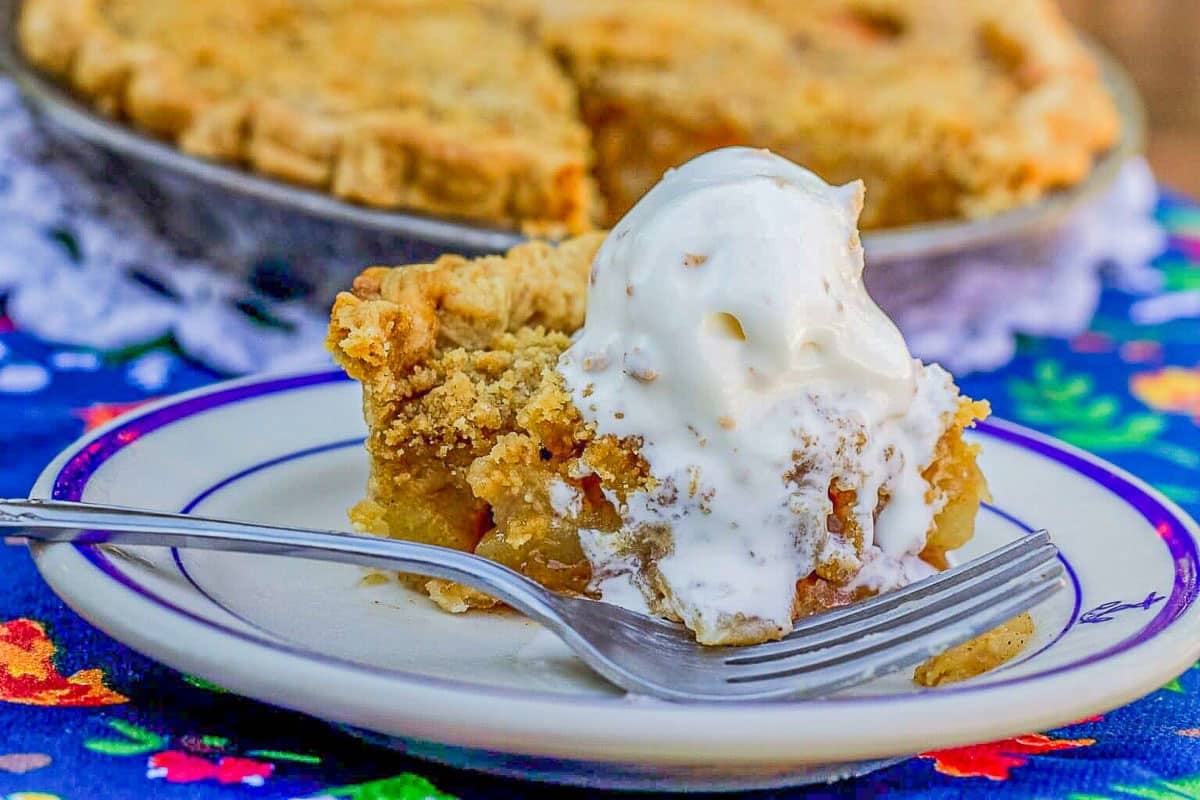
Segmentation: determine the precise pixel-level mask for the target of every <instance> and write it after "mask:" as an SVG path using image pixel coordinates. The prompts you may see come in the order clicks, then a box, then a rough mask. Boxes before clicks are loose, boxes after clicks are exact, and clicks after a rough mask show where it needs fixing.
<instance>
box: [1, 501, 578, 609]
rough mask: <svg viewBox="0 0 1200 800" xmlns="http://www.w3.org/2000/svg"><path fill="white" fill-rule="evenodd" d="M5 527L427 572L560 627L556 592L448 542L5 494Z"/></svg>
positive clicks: (89, 539)
mask: <svg viewBox="0 0 1200 800" xmlns="http://www.w3.org/2000/svg"><path fill="white" fill-rule="evenodd" d="M0 528H19V529H20V533H19V535H21V536H24V537H25V538H27V539H31V540H34V541H39V542H72V543H75V544H82V545H99V544H117V545H151V546H158V547H185V548H193V549H200V550H224V551H232V552H239V553H259V554H265V555H276V556H291V557H293V558H305V559H312V560H316V561H334V562H337V563H341V564H354V565H356V566H364V567H376V568H378V569H386V570H396V571H398V572H409V573H415V574H417V575H428V576H430V577H434V578H444V579H446V580H451V581H455V582H457V583H463V584H466V585H467V586H471V587H473V588H475V589H478V590H480V591H482V592H486V593H487V594H489V595H491V596H493V597H496V598H498V599H500V600H503V601H504V602H505V603H508V604H509V605H511V606H513V607H514V608H516V609H517V610H518V611H521V612H523V613H524V614H526V615H527V616H529V617H532V618H534V619H536V620H538V621H539V622H542V623H544V624H546V625H548V626H549V627H550V628H551V629H552V630H558V629H559V627H560V626H561V619H560V611H559V610H558V601H557V598H556V597H555V596H554V595H553V594H551V593H550V592H548V591H547V590H546V589H543V588H542V587H541V586H540V585H538V584H537V583H534V582H533V581H531V580H530V579H528V578H526V577H525V576H524V575H521V574H519V573H517V572H514V571H513V570H511V569H509V568H508V567H505V566H503V565H501V564H497V563H496V562H494V561H489V560H488V559H486V558H482V557H480V556H477V555H474V554H473V553H464V552H462V551H460V550H452V549H450V548H448V547H438V546H436V545H428V544H417V543H416V542H406V541H401V540H399V539H386V538H382V537H379V536H360V535H357V534H350V533H339V532H337V531H322V530H312V529H306V528H290V527H282V526H276V525H261V524H258V523H253V522H238V521H234V520H224V519H212V518H208V517H198V516H192V515H190V514H172V513H168V512H162V511H150V510H148V509H138V508H126V507H122V506H107V505H97V504H93V503H74V502H67V501H60V500H0Z"/></svg>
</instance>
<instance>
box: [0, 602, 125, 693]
mask: <svg viewBox="0 0 1200 800" xmlns="http://www.w3.org/2000/svg"><path fill="white" fill-rule="evenodd" d="M56 652H57V648H56V647H55V645H54V642H52V641H51V640H50V637H49V636H47V635H46V629H45V628H44V627H42V625H41V623H39V622H34V621H33V620H31V619H15V620H12V621H10V622H5V623H3V624H0V700H3V701H6V702H9V703H24V704H26V705H34V706H106V705H114V704H116V703H127V702H129V698H128V697H125V696H124V695H122V694H119V693H117V692H114V691H113V690H112V689H109V688H108V687H106V686H105V685H104V673H103V672H101V671H100V670H98V669H83V670H80V671H78V672H76V673H75V674H74V675H70V676H67V677H64V676H63V675H62V674H61V673H59V671H58V668H57V667H55V666H54V656H55V653H56Z"/></svg>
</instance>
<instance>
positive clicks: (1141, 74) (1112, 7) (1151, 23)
mask: <svg viewBox="0 0 1200 800" xmlns="http://www.w3.org/2000/svg"><path fill="white" fill-rule="evenodd" d="M1059 1H1060V4H1061V5H1062V7H1063V10H1064V11H1065V12H1066V14H1067V17H1069V18H1070V19H1071V21H1072V22H1074V23H1075V24H1076V25H1078V26H1079V27H1080V28H1082V29H1083V30H1085V31H1087V32H1088V33H1089V34H1091V35H1092V36H1094V37H1095V38H1096V39H1097V40H1098V41H1100V42H1103V43H1104V45H1105V46H1107V47H1108V48H1109V49H1110V50H1112V52H1113V53H1114V54H1115V55H1116V56H1117V58H1118V59H1120V61H1121V63H1122V64H1124V65H1125V67H1126V69H1128V70H1129V72H1130V74H1131V75H1132V76H1133V80H1134V82H1135V83H1137V85H1138V88H1139V89H1140V90H1141V93H1142V97H1143V99H1144V100H1145V101H1146V111H1147V115H1148V117H1149V128H1150V130H1149V141H1148V146H1147V155H1148V156H1149V158H1150V163H1151V164H1152V165H1153V166H1154V171H1155V172H1156V173H1157V174H1158V175H1160V176H1163V179H1164V181H1165V182H1166V184H1167V185H1168V186H1171V187H1172V188H1174V189H1177V190H1180V191H1182V192H1184V193H1186V194H1188V195H1189V196H1191V197H1196V196H1198V195H1200V158H1197V153H1200V46H1198V45H1200V38H1198V37H1200V3H1198V2H1196V0H1149V2H1145V1H1141V2H1139V0H1132V2H1131V0H1059Z"/></svg>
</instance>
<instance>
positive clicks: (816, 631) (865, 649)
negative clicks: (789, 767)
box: [722, 531, 1065, 697]
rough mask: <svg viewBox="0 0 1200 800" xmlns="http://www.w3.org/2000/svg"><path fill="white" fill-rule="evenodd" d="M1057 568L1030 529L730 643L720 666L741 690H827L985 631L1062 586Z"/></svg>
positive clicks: (1051, 552)
mask: <svg viewBox="0 0 1200 800" xmlns="http://www.w3.org/2000/svg"><path fill="white" fill-rule="evenodd" d="M1064 575H1065V571H1064V569H1063V565H1062V563H1061V562H1060V561H1059V560H1058V550H1057V548H1055V546H1054V545H1053V544H1051V543H1050V538H1049V535H1048V534H1047V533H1046V532H1045V531H1038V532H1037V533H1035V534H1032V535H1030V536H1026V537H1023V538H1021V539H1019V540H1017V541H1015V542H1012V543H1010V544H1008V545H1006V546H1004V547H1002V548H1000V549H998V550H995V551H993V552H991V553H988V554H987V555H984V556H981V557H979V558H977V559H975V560H973V561H970V562H968V563H966V564H963V565H961V566H959V567H956V568H954V569H951V570H948V571H946V572H943V573H940V574H938V575H935V576H933V577H931V578H927V579H926V580H923V581H919V582H917V583H914V584H912V585H910V586H908V587H906V588H904V589H900V590H897V591H894V592H888V593H886V594H883V595H880V596H879V597H876V598H874V599H872V600H868V601H864V602H861V603H855V604H854V605H852V606H848V607H846V608H843V609H839V610H837V611H832V612H828V613H824V614H820V615H817V616H814V617H811V618H809V619H806V620H802V621H801V622H800V623H799V624H798V625H796V627H795V630H794V631H793V632H792V634H790V635H789V636H788V637H787V638H785V639H783V640H782V641H778V642H771V643H768V644H761V645H755V646H752V647H744V648H737V649H730V650H728V651H727V652H726V654H725V657H724V658H723V659H722V661H723V662H724V668H723V672H724V673H725V677H726V680H727V681H728V683H731V684H743V686H744V688H746V689H750V688H751V687H750V686H746V684H755V687H754V688H756V689H762V690H769V688H770V686H771V684H772V683H773V682H776V681H787V682H788V683H791V684H794V685H795V686H796V691H795V692H794V694H792V696H795V697H804V696H812V695H818V694H828V693H829V692H831V691H834V690H836V689H837V688H838V687H839V686H845V685H850V684H853V683H857V682H859V681H861V680H862V677H863V676H864V675H866V674H870V675H872V676H874V675H881V674H884V673H886V672H891V671H893V670H896V669H899V668H901V667H904V666H908V665H911V664H915V663H918V662H920V661H923V660H925V659H926V658H928V657H929V656H931V655H935V654H937V653H939V652H942V651H944V650H946V649H949V648H950V647H953V646H954V645H956V644H959V643H961V642H964V641H967V640H968V639H971V638H974V637H975V636H978V635H980V634H982V633H984V632H986V631H988V630H991V629H992V628H994V627H996V626H997V625H999V624H1001V623H1003V622H1005V621H1007V620H1009V619H1011V618H1012V617H1014V616H1016V615H1017V614H1019V613H1021V612H1022V611H1026V610H1028V609H1029V608H1031V607H1032V606H1034V605H1036V604H1037V603H1039V602H1041V601H1042V600H1044V599H1046V598H1047V597H1049V596H1050V595H1051V594H1053V593H1054V592H1055V591H1057V590H1058V589H1060V588H1062V586H1063V585H1065V581H1064ZM802 676H803V677H802ZM798 678H801V679H800V680H797V679H798Z"/></svg>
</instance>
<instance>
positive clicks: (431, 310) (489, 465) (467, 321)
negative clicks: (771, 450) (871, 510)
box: [328, 233, 987, 616]
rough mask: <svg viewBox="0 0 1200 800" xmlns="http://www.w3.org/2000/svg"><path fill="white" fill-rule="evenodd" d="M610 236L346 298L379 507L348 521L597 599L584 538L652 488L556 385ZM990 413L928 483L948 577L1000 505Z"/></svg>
mask: <svg viewBox="0 0 1200 800" xmlns="http://www.w3.org/2000/svg"><path fill="white" fill-rule="evenodd" d="M602 238H603V237H602V235H601V234H598V233H589V234H584V235H582V236H580V237H577V238H573V239H570V240H568V241H565V242H563V243H562V244H559V245H557V246H554V245H551V244H547V243H544V242H532V243H528V244H523V245H520V246H518V247H516V248H514V249H513V250H511V251H509V252H508V253H507V254H506V255H504V256H488V257H485V258H479V259H474V260H469V259H465V258H462V257H459V256H442V257H441V258H439V259H438V260H437V261H435V262H434V263H432V264H415V265H408V266H403V267H372V268H370V269H367V270H366V271H364V272H363V273H362V274H360V275H359V276H358V278H357V279H355V281H354V285H353V289H352V290H351V291H349V292H343V293H342V294H341V295H339V297H338V299H337V301H336V303H335V305H334V308H333V311H332V316H331V321H330V328H329V339H328V344H329V347H330V349H331V350H332V352H333V354H334V357H335V358H336V360H337V361H338V363H339V364H341V365H342V366H343V367H344V368H345V369H346V371H347V372H348V373H349V375H350V376H351V377H353V378H354V379H356V380H358V381H360V382H361V383H362V387H363V410H364V415H365V417H366V421H367V425H368V429H369V435H368V437H367V444H366V447H367V452H368V453H369V457H370V464H371V470H370V479H369V483H368V488H367V497H366V498H365V499H364V500H363V501H362V502H360V503H359V504H357V505H356V506H355V507H354V508H353V509H352V510H351V512H350V518H351V520H352V522H353V523H354V525H355V527H356V528H357V529H359V530H363V531H366V532H370V533H375V534H380V535H383V536H389V537H393V538H397V539H406V540H410V541H417V542H424V543H427V544H437V545H442V546H446V547H453V548H456V549H459V550H466V551H470V552H474V553H477V554H478V555H482V556H485V557H487V558H490V559H492V560H494V561H498V562H500V563H502V564H505V565H506V566H509V567H511V568H513V569H515V570H517V571H519V572H521V573H523V574H525V575H527V576H529V577H531V578H533V579H534V580H536V581H538V582H539V583H541V584H543V585H545V586H546V587H548V588H550V589H553V590H555V591H559V592H568V593H571V594H581V595H582V594H588V593H589V587H590V586H591V584H592V578H593V575H592V569H591V566H590V563H589V561H588V559H587V557H586V555H585V553H584V550H583V548H582V546H581V543H580V537H579V531H580V530H581V529H599V530H615V529H616V528H618V527H619V526H620V516H619V514H618V512H617V509H616V508H614V506H613V504H612V503H611V502H610V501H609V500H608V499H607V498H606V494H608V493H612V492H616V493H618V494H625V493H627V492H630V491H634V490H636V489H637V488H639V487H643V486H645V485H646V483H647V481H648V480H649V479H650V475H649V473H648V470H647V465H646V463H645V461H644V460H642V459H641V458H640V456H639V453H638V450H637V447H636V446H635V445H634V444H633V443H631V442H629V441H620V440H616V439H614V438H612V437H595V436H594V435H593V431H592V430H591V429H590V428H589V426H588V425H587V424H585V422H584V420H583V418H582V416H581V415H580V412H579V410H578V409H577V408H576V407H575V406H574V405H573V403H572V401H571V396H570V393H569V391H568V390H567V388H566V387H565V386H564V383H563V378H562V376H561V375H560V374H559V372H558V371H557V370H556V365H557V363H558V361H559V359H560V357H561V356H562V354H563V352H564V351H566V349H567V348H568V347H569V345H570V342H571V339H570V334H571V333H572V332H574V331H575V330H577V329H578V328H579V327H580V325H582V323H583V316H584V308H585V304H584V297H585V294H586V288H587V281H588V270H589V266H590V264H591V262H592V258H593V256H594V254H595V252H596V250H597V248H598V247H599V245H600V242H601V240H602ZM986 413H987V405H986V404H985V403H982V402H976V401H967V400H964V401H962V404H961V405H960V406H959V408H958V411H957V412H956V414H955V415H954V416H953V418H952V419H951V420H949V424H948V425H947V426H946V429H945V433H944V434H943V436H942V438H941V441H940V442H939V444H938V447H937V455H936V458H935V460H934V462H933V463H932V464H931V465H930V466H929V467H928V468H927V469H926V470H925V476H924V477H925V479H926V480H927V481H928V482H929V484H930V486H931V487H934V488H935V489H936V490H937V491H938V492H939V493H941V494H942V495H943V496H944V498H945V501H944V503H943V505H942V507H941V510H940V511H939V513H938V515H937V517H936V520H935V523H934V526H933V529H932V531H931V534H930V536H929V538H928V541H927V543H926V546H925V548H924V550H923V551H922V553H921V557H922V559H923V560H925V561H926V562H928V563H929V564H931V565H933V566H935V567H938V568H942V567H945V565H946V561H945V553H946V551H947V550H952V549H955V548H957V547H960V546H961V545H962V544H963V543H965V542H966V541H967V540H968V539H970V537H971V536H972V534H973V532H974V523H975V514H976V512H977V510H978V508H979V503H980V501H981V500H982V499H984V498H986V497H987V484H986V481H985V480H984V478H983V476H982V474H981V473H980V471H979V468H978V466H977V464H976V462H975V454H976V448H975V446H973V445H970V444H968V443H967V442H965V441H964V439H963V437H962V431H963V428H964V427H966V426H968V425H969V424H970V423H971V422H972V420H974V419H976V418H978V417H981V416H984V415H985V414H986ZM831 497H832V503H833V510H834V515H835V518H836V526H837V527H838V529H840V530H843V531H846V532H850V531H853V530H855V528H856V523H855V521H854V519H853V517H852V515H851V513H850V508H851V506H852V505H853V497H851V496H850V494H849V493H844V494H843V493H838V492H836V491H834V492H833V493H832V495H831ZM569 506H573V507H572V508H571V509H570V511H571V513H569V514H568V513H564V511H563V509H564V508H565V507H569ZM852 538H853V537H852V536H849V535H847V539H848V540H849V539H852ZM860 541H861V540H860ZM820 573H825V574H827V575H829V576H830V578H831V579H827V578H823V577H821V575H820ZM850 577H851V576H847V575H844V574H842V573H840V572H839V569H838V565H837V563H836V561H830V562H829V563H828V564H826V565H823V566H822V567H819V568H818V570H817V573H816V574H814V575H813V576H812V577H810V578H809V579H807V580H806V581H804V582H803V583H802V584H801V585H800V586H799V587H798V594H797V599H796V615H797V616H803V615H806V614H811V613H814V612H816V611H820V610H823V609H827V608H830V607H834V606H838V605H843V604H845V603H847V602H850V601H851V600H853V599H856V595H855V594H854V592H852V591H851V592H847V591H845V589H844V586H845V584H847V583H849V578H850ZM420 583H421V584H422V585H423V587H424V589H425V590H426V591H427V592H428V593H429V595H430V597H432V598H433V600H434V601H435V602H437V603H438V605H440V606H441V607H442V608H444V609H446V610H448V611H453V612H461V611H466V610H467V609H469V608H473V607H484V608H487V607H491V606H494V605H495V604H496V601H495V600H494V599H492V598H491V597H488V596H486V595H484V594H481V593H480V592H477V591H475V590H473V589H470V588H468V587H465V586H461V585H458V584H453V583H450V582H447V581H442V580H436V579H431V580H424V579H422V580H421V581H420ZM859 596H860V595H859Z"/></svg>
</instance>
